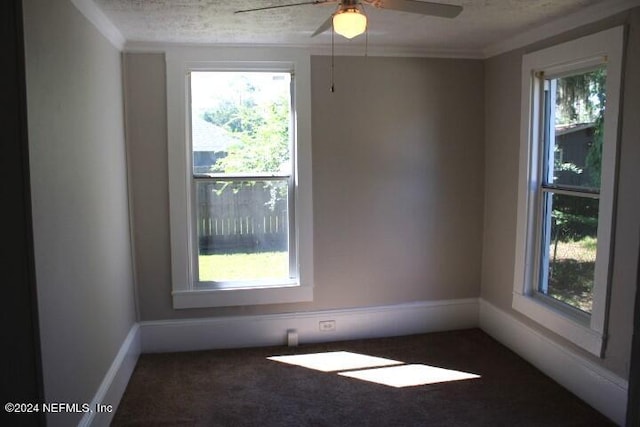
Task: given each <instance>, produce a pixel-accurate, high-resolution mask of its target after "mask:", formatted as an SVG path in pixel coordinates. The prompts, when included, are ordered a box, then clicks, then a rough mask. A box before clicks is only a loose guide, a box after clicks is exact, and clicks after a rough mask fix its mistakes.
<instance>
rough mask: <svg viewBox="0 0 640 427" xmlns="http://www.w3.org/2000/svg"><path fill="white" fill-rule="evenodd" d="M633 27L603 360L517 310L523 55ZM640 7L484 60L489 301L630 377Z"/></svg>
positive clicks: (485, 293)
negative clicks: (618, 27)
mask: <svg viewBox="0 0 640 427" xmlns="http://www.w3.org/2000/svg"><path fill="white" fill-rule="evenodd" d="M621 24H628V25H629V39H628V45H627V48H626V56H627V58H626V65H625V68H624V82H623V85H624V96H623V100H624V101H623V105H622V121H621V123H622V133H621V139H620V162H619V176H618V201H617V213H616V225H615V227H616V228H615V234H614V239H615V242H614V250H615V252H614V256H615V259H614V262H613V275H612V283H611V303H610V304H611V306H610V316H609V327H608V332H609V342H608V345H607V349H606V354H605V357H604V359H598V358H595V357H593V356H591V355H590V354H587V353H586V352H584V351H582V350H581V349H578V348H576V347H575V346H573V345H572V344H570V343H568V342H567V341H565V340H564V339H562V338H560V337H558V336H556V335H554V334H552V333H550V332H549V331H547V330H543V329H541V328H540V327H538V326H537V325H536V324H535V323H533V322H530V321H529V320H528V319H527V318H526V317H524V316H521V315H520V314H519V313H517V312H515V311H514V310H512V309H511V296H512V292H513V273H514V271H513V266H514V250H515V238H516V220H517V215H516V209H517V192H518V189H517V181H518V150H519V139H520V136H519V132H520V79H521V63H522V56H523V54H525V53H528V52H532V51H535V50H538V49H541V48H544V47H547V46H550V45H553V44H557V43H560V42H563V41H567V40H571V39H574V38H577V37H580V36H583V35H587V34H591V33H594V32H597V31H599V30H603V29H606V28H610V27H613V26H616V25H621ZM638 52H640V9H634V10H632V11H628V12H626V13H623V14H620V15H617V16H614V17H612V18H609V19H607V20H605V21H601V22H598V23H595V24H592V25H589V26H585V27H582V28H579V29H576V30H574V31H571V32H569V33H566V34H563V35H561V36H558V37H554V38H553V39H550V40H545V41H543V42H540V43H536V44H535V45H532V46H527V47H526V48H523V49H518V50H515V51H511V52H508V53H505V54H502V55H499V56H496V57H493V58H490V59H488V60H487V61H486V62H485V90H486V92H485V93H486V97H485V120H486V123H485V131H486V139H485V146H486V151H485V162H486V163H485V165H486V169H485V170H486V173H485V212H484V253H483V261H482V297H483V298H485V299H486V300H487V301H489V302H491V303H492V304H494V305H496V306H497V307H499V308H501V309H503V310H505V311H507V312H508V313H509V314H511V315H513V316H515V317H517V318H518V319H520V320H522V321H524V322H525V323H527V324H528V325H529V326H531V327H533V328H535V329H538V330H540V331H541V333H543V334H544V335H546V336H549V337H550V338H551V339H554V340H556V341H557V342H559V343H560V344H562V345H563V346H566V347H568V348H570V349H571V350H573V351H576V352H578V353H580V354H581V355H583V356H584V357H587V358H590V359H591V360H593V361H594V362H595V363H598V364H600V365H602V366H604V367H606V368H607V369H610V370H611V371H613V372H615V373H617V374H618V375H620V376H622V377H623V378H626V377H627V376H628V371H629V361H630V359H629V357H630V349H631V334H632V328H633V301H634V295H635V272H636V271H637V262H638V236H639V232H640V193H638V188H637V183H638V182H640V168H638V165H640V144H639V143H638V141H639V138H640V124H639V121H638V116H639V114H640V58H639V57H640V55H638Z"/></svg>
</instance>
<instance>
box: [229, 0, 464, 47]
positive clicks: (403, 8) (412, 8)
mask: <svg viewBox="0 0 640 427" xmlns="http://www.w3.org/2000/svg"><path fill="white" fill-rule="evenodd" d="M333 3H337V4H338V7H337V9H336V11H335V12H334V13H333V14H331V16H329V18H328V19H327V20H326V21H324V22H323V23H322V25H320V27H318V29H317V30H316V31H315V32H314V33H313V34H312V35H311V37H314V36H317V35H318V34H320V33H323V32H325V31H326V30H328V29H329V28H331V26H332V25H333V29H334V31H335V32H336V33H338V34H340V35H341V36H344V37H346V38H348V39H351V38H353V37H356V36H358V35H360V34H362V33H364V32H365V31H366V29H367V16H366V14H365V11H364V5H369V6H373V7H376V8H378V9H389V10H397V11H400V12H409V13H417V14H420V15H429V16H438V17H442V18H455V17H456V16H458V15H459V14H460V12H462V6H456V5H451V4H442V3H432V2H426V1H418V0H314V1H304V2H299V3H290V4H281V5H275V6H266V7H257V8H254V9H245V10H238V11H236V12H234V13H247V12H257V11H261V10H270V9H280V8H283V7H292V6H306V5H324V4H333Z"/></svg>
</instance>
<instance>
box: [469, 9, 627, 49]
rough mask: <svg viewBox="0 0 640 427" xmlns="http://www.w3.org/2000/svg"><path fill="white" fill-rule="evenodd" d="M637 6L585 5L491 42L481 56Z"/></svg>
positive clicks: (571, 28)
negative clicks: (572, 11) (526, 29)
mask: <svg viewBox="0 0 640 427" xmlns="http://www.w3.org/2000/svg"><path fill="white" fill-rule="evenodd" d="M637 6H640V0H611V1H604V2H602V3H598V4H595V5H593V6H589V7H585V8H584V9H582V10H580V11H578V12H575V13H573V14H571V15H568V16H565V17H563V18H559V19H556V20H555V21H551V22H549V23H547V24H544V25H541V26H539V27H536V28H534V29H532V30H529V31H525V32H524V33H521V34H518V35H517V36H515V37H511V38H509V39H506V40H503V41H500V42H498V43H494V44H491V45H489V46H487V47H485V48H484V49H483V51H482V53H483V55H482V56H483V57H484V58H491V57H492V56H496V55H500V54H501V53H505V52H509V51H511V50H514V49H518V48H521V47H525V46H528V45H530V44H533V43H535V42H538V41H540V40H544V39H547V38H549V37H553V36H556V35H558V34H562V33H564V32H566V31H569V30H573V29H575V28H578V27H581V26H583V25H587V24H591V23H593V22H597V21H600V20H602V19H604V18H607V17H609V16H613V15H615V14H617V13H620V12H624V11H625V10H628V9H631V8H634V7H637Z"/></svg>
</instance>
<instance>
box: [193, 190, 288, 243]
mask: <svg viewBox="0 0 640 427" xmlns="http://www.w3.org/2000/svg"><path fill="white" fill-rule="evenodd" d="M283 184H284V185H283ZM286 189H287V187H286V181H233V182H229V181H226V182H222V181H204V182H198V185H197V187H196V191H197V204H198V212H197V222H198V244H199V249H200V253H202V254H209V253H232V252H266V251H281V250H286V249H287V245H288V236H289V220H288V209H287V193H286Z"/></svg>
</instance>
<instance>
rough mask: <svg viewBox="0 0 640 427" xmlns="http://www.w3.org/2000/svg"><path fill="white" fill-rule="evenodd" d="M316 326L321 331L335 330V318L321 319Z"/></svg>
mask: <svg viewBox="0 0 640 427" xmlns="http://www.w3.org/2000/svg"><path fill="white" fill-rule="evenodd" d="M318 328H319V329H320V331H321V332H331V331H335V330H336V321H335V320H321V321H320V322H318Z"/></svg>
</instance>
